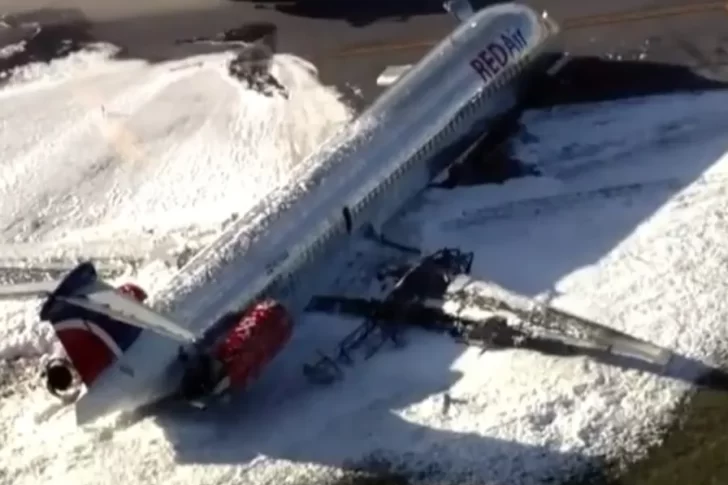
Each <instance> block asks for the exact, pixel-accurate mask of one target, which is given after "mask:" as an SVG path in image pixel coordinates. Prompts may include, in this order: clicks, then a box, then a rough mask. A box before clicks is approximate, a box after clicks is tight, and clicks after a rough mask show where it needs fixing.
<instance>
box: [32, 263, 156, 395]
mask: <svg viewBox="0 0 728 485" xmlns="http://www.w3.org/2000/svg"><path fill="white" fill-rule="evenodd" d="M103 284H104V283H103V282H101V281H99V280H98V277H97V274H96V270H95V269H94V267H93V265H92V264H91V263H82V264H80V265H79V266H77V267H76V268H75V269H73V270H72V271H71V272H70V273H69V274H68V275H67V276H66V277H65V278H64V279H63V281H61V283H60V284H59V285H58V288H56V290H55V291H54V292H53V293H51V294H50V296H49V297H48V299H47V300H46V302H45V303H44V305H43V307H42V308H41V311H40V318H41V320H44V321H48V322H50V324H51V326H53V330H54V331H55V333H56V336H57V337H58V339H59V340H60V341H61V344H62V345H63V347H64V349H65V350H66V353H67V354H68V358H69V359H70V360H71V363H72V364H73V366H74V368H75V369H76V371H77V372H78V374H79V376H80V377H81V380H82V381H83V383H84V384H85V385H86V386H87V387H88V386H90V385H91V384H92V383H93V381H94V380H96V378H97V377H98V376H99V375H100V374H101V372H103V371H104V370H105V369H106V368H107V367H109V366H110V365H111V364H113V363H114V362H115V361H116V360H117V359H118V358H119V357H121V355H122V354H123V353H124V352H126V350H127V349H128V348H129V347H131V345H132V344H133V343H134V341H136V339H137V338H138V337H139V334H140V333H141V332H142V330H141V329H140V328H137V327H134V326H132V325H129V324H126V323H124V322H120V321H118V320H116V319H114V318H111V317H110V316H108V315H105V314H102V313H99V312H95V311H91V310H88V309H87V308H83V307H80V306H77V305H74V304H72V303H70V302H69V301H67V298H69V297H75V298H83V295H84V294H85V292H86V291H88V289H89V288H91V287H98V285H103ZM132 297H133V296H132Z"/></svg>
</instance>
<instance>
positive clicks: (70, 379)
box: [42, 356, 81, 403]
mask: <svg viewBox="0 0 728 485" xmlns="http://www.w3.org/2000/svg"><path fill="white" fill-rule="evenodd" d="M42 375H43V377H44V378H45V386H46V389H48V392H50V393H51V394H53V395H54V396H56V397H57V398H58V399H60V400H61V401H63V402H66V403H71V402H73V401H75V400H76V398H78V395H79V394H80V392H81V385H80V380H79V377H78V373H77V372H76V369H75V368H74V367H73V364H71V361H70V360H68V359H67V358H65V357H61V356H55V357H51V358H50V359H48V361H47V362H46V363H45V365H44V366H43V372H42Z"/></svg>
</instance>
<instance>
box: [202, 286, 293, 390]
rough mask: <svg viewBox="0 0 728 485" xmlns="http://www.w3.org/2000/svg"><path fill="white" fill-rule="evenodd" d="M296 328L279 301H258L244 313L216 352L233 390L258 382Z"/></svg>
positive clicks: (214, 355) (216, 357)
mask: <svg viewBox="0 0 728 485" xmlns="http://www.w3.org/2000/svg"><path fill="white" fill-rule="evenodd" d="M292 328H293V325H292V319H291V317H290V315H289V313H288V311H287V310H286V309H285V307H284V306H283V305H281V304H280V303H279V302H277V301H275V300H270V299H268V300H264V301H261V302H258V303H256V304H254V305H252V306H251V307H250V308H249V309H247V310H245V311H243V312H240V313H239V319H238V322H237V323H236V324H235V325H234V326H233V327H232V328H231V329H230V330H229V331H228V332H227V334H226V335H225V336H224V337H223V338H222V339H221V340H220V341H219V342H218V343H217V344H216V346H215V349H214V351H213V357H214V358H215V360H217V361H218V362H219V363H220V364H221V366H222V371H223V373H224V377H226V378H227V379H229V382H230V387H234V388H243V387H245V386H247V385H248V384H250V383H251V382H252V381H253V380H254V379H257V378H258V376H259V375H260V373H261V371H262V369H263V368H264V367H265V366H266V365H267V364H268V363H269V362H270V361H271V360H272V359H273V358H274V357H275V356H276V355H277V354H278V353H279V352H280V351H281V350H282V349H283V347H284V346H285V345H286V343H287V342H288V341H289V340H290V337H291V334H292Z"/></svg>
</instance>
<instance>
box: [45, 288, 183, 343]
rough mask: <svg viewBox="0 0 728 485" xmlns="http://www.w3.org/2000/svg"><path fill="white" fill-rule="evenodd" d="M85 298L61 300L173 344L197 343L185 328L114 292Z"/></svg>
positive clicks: (93, 293) (94, 292)
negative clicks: (161, 337)
mask: <svg viewBox="0 0 728 485" xmlns="http://www.w3.org/2000/svg"><path fill="white" fill-rule="evenodd" d="M85 297H86V298H75V297H67V296H66V297H58V298H59V299H62V300H63V301H65V302H66V303H68V304H70V305H72V306H75V307H79V308H83V309H85V310H88V311H90V312H93V313H97V314H102V315H106V316H108V317H110V318H112V319H114V320H116V321H119V322H122V323H125V324H127V325H131V326H133V327H137V328H140V329H142V330H150V331H152V332H155V333H158V334H160V335H162V336H165V337H168V338H170V339H172V340H176V341H180V342H184V343H191V342H193V341H194V339H195V335H194V334H193V333H192V332H190V331H189V330H187V329H186V328H184V327H182V326H180V325H179V324H177V323H175V322H173V321H172V320H169V319H168V318H166V317H165V316H163V315H161V314H160V313H157V312H156V311H154V310H152V309H151V308H149V307H147V306H145V305H143V304H140V303H138V302H136V301H134V300H131V299H129V298H125V297H123V296H121V295H119V293H117V292H116V291H114V290H113V289H110V290H106V289H101V290H99V291H93V292H89V293H87V294H86V295H85Z"/></svg>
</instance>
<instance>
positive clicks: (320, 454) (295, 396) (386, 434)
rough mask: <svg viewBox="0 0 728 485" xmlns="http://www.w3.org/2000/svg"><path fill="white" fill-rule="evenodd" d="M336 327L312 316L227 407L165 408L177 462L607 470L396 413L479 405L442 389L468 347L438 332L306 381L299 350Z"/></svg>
mask: <svg viewBox="0 0 728 485" xmlns="http://www.w3.org/2000/svg"><path fill="white" fill-rule="evenodd" d="M332 324H334V323H333V322H332V321H325V322H322V323H321V324H317V323H316V322H314V321H310V322H309V321H307V322H306V325H305V327H302V328H301V333H303V334H305V335H304V336H303V337H301V333H299V335H297V338H296V341H294V342H293V343H292V344H291V347H290V350H288V349H287V352H285V353H284V354H282V355H281V356H280V360H277V362H276V363H275V364H274V365H273V367H272V368H271V369H270V371H269V372H267V373H266V374H265V375H264V376H263V380H262V381H260V383H259V384H260V385H256V386H255V387H254V388H252V389H251V390H250V392H248V393H245V394H244V395H239V396H236V398H235V400H234V401H233V402H232V403H230V404H229V405H227V407H226V408H224V409H216V410H215V411H214V412H204V413H199V412H195V411H190V410H184V409H177V410H167V411H165V412H162V413H160V414H159V415H158V416H157V417H156V418H155V419H156V422H157V423H158V424H159V425H160V426H161V427H162V428H163V429H164V431H165V434H166V436H167V438H168V440H169V442H170V443H172V444H173V446H174V449H175V452H176V457H177V460H178V461H179V462H180V463H189V462H193V463H240V464H244V463H248V462H250V461H251V460H253V459H254V458H255V457H257V456H259V455H264V456H266V457H267V458H269V459H280V460H288V461H293V462H298V463H313V464H319V465H330V466H336V467H344V468H345V469H346V470H349V471H350V472H352V473H353V472H356V473H361V472H365V473H371V474H375V475H377V476H380V477H381V476H388V475H390V476H391V475H396V476H400V477H405V478H406V477H412V476H415V475H416V476H418V477H420V478H423V477H427V478H428V479H431V480H436V479H438V477H440V476H442V477H443V478H445V477H447V479H448V482H446V483H449V480H451V479H452V478H453V477H457V476H459V474H462V475H463V477H465V476H466V475H467V474H468V473H470V472H473V471H475V472H476V473H477V477H478V479H479V480H482V481H483V482H484V483H494V484H496V483H502V484H506V483H508V480H509V478H511V477H512V475H511V473H512V466H514V463H516V462H517V463H519V464H520V463H523V464H526V467H528V468H529V470H528V472H532V473H533V474H534V475H535V476H537V477H541V478H543V479H549V478H553V477H558V476H563V474H564V473H577V474H578V473H579V472H583V473H585V474H586V473H592V474H594V473H599V472H597V471H595V470H599V469H601V468H602V465H603V463H602V462H601V461H600V460H599V459H597V458H590V457H586V456H581V455H580V454H578V453H568V452H562V451H559V450H557V449H552V448H550V447H548V446H534V445H529V444H523V443H517V442H512V441H505V440H502V439H497V438H492V437H488V436H482V435H478V434H475V433H458V432H450V431H443V430H439V429H435V428H434V427H431V426H428V425H424V424H422V425H421V424H418V423H416V422H412V421H411V420H406V419H404V418H402V417H400V416H398V415H397V414H396V412H395V411H396V410H397V409H401V408H403V407H406V406H409V405H412V404H415V403H418V402H421V401H422V400H424V399H427V398H429V399H430V400H431V401H430V402H433V403H434V404H433V405H432V408H433V410H431V411H430V412H428V415H429V419H428V421H429V422H438V421H439V422H447V421H448V420H449V419H450V418H449V417H448V416H450V414H451V413H452V412H453V411H454V410H456V409H457V407H458V406H464V407H466V408H467V407H469V406H471V405H477V404H475V403H474V402H473V403H471V402H470V400H469V398H468V397H467V396H464V397H458V399H449V395H447V394H446V391H447V390H448V389H450V387H451V386H452V385H453V384H454V383H455V382H456V381H458V380H459V379H460V377H461V375H460V373H459V372H456V371H453V370H450V366H451V364H452V362H453V361H454V360H455V359H456V358H457V356H458V355H460V354H461V353H462V351H463V347H462V345H460V344H457V343H455V342H453V341H452V340H450V339H446V338H443V337H442V336H439V335H433V334H424V335H418V336H417V337H418V338H417V342H413V345H408V346H406V347H405V348H403V349H397V350H383V351H381V352H380V353H379V354H377V355H376V356H375V357H374V358H372V359H371V360H367V361H366V362H361V361H360V362H357V363H356V364H355V365H354V366H353V367H352V368H350V369H347V370H346V377H345V378H344V379H343V380H342V381H340V382H337V383H335V384H333V385H331V386H324V387H319V386H317V385H314V384H311V383H308V382H306V381H305V380H304V377H303V375H302V374H301V369H300V364H301V363H302V362H303V361H305V360H306V358H305V357H303V356H308V357H309V358H310V357H315V356H312V355H311V354H312V344H313V345H314V348H315V344H314V343H313V342H312V340H315V341H319V342H320V341H321V340H327V341H332V342H333V340H335V339H332V338H331V337H330V336H329V335H328V333H330V332H331V325H332ZM338 324H339V325H342V323H341V322H339V323H338ZM344 325H346V326H347V328H349V329H350V326H349V325H347V324H346V322H344ZM342 330H343V329H342ZM407 354H409V355H407ZM433 396H436V397H433ZM452 419H457V418H452ZM415 444H416V446H415ZM433 456H437V461H436V462H433V458H432V457H433ZM485 463H487V466H485V465H484V464H485Z"/></svg>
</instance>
